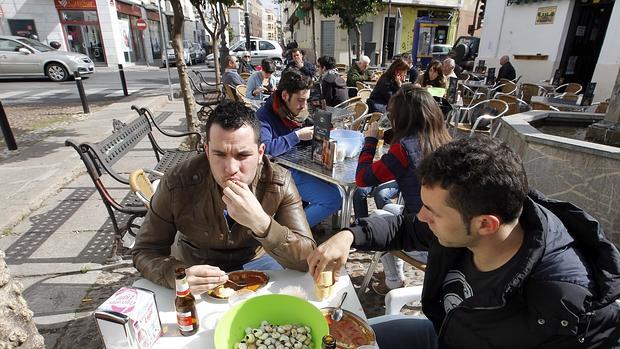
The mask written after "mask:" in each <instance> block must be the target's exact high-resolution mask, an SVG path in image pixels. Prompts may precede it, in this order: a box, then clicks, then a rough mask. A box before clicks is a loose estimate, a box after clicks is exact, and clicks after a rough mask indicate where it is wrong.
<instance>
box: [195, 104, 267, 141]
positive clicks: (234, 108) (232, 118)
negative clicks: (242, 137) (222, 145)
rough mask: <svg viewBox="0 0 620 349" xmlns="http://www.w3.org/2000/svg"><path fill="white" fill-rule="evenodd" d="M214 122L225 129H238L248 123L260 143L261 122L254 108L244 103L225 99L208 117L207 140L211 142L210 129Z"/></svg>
mask: <svg viewBox="0 0 620 349" xmlns="http://www.w3.org/2000/svg"><path fill="white" fill-rule="evenodd" d="M214 124H217V125H220V127H221V128H223V129H224V130H238V129H240V128H241V127H243V126H245V125H247V126H250V127H251V128H252V130H253V131H254V140H255V141H256V144H260V122H259V121H258V118H257V117H256V114H255V113H254V110H252V109H251V108H249V107H247V106H246V105H245V104H244V103H240V102H228V101H224V102H222V103H220V104H219V105H218V106H217V107H215V109H213V111H212V112H211V113H209V117H208V118H207V122H206V124H205V142H207V143H208V142H209V131H211V126H213V125H214Z"/></svg>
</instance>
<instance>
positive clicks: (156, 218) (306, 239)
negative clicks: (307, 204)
mask: <svg viewBox="0 0 620 349" xmlns="http://www.w3.org/2000/svg"><path fill="white" fill-rule="evenodd" d="M251 189H252V192H253V193H254V194H255V195H256V197H257V198H258V201H259V202H260V203H261V205H262V207H263V209H264V210H265V212H266V213H267V214H268V215H270V216H271V217H272V220H271V225H270V226H269V229H268V231H267V233H266V234H265V236H264V237H258V236H256V235H255V234H254V233H253V232H252V231H250V229H249V228H247V227H244V226H241V225H240V224H238V223H233V224H232V226H229V225H228V223H227V221H226V219H225V216H224V209H225V205H224V202H223V201H222V194H221V193H220V190H219V186H218V185H217V183H216V182H215V179H214V178H213V175H212V174H211V171H210V168H209V162H208V160H207V157H206V156H205V155H204V154H201V155H197V156H196V157H194V158H192V159H190V160H189V161H186V162H184V163H182V164H179V165H177V166H176V167H174V168H173V169H171V170H170V171H168V172H167V173H166V175H165V176H164V177H163V178H162V180H161V183H160V184H159V187H158V189H157V192H156V193H155V195H154V196H153V199H152V201H151V209H150V210H149V212H148V214H147V215H146V218H145V220H144V223H143V224H142V227H141V229H140V232H139V234H138V236H137V238H136V243H135V246H134V248H133V250H132V254H133V262H134V265H135V267H136V268H137V269H138V270H139V271H140V272H141V273H142V275H144V277H146V278H147V279H149V280H151V281H153V282H155V283H157V284H159V285H162V286H167V287H170V288H174V269H175V268H177V267H179V266H183V267H187V266H192V265H196V264H209V265H214V266H218V267H220V268H221V269H223V270H226V271H231V270H236V269H241V267H242V266H243V264H245V263H247V262H250V261H252V260H254V259H256V258H258V257H261V256H262V255H264V253H265V251H266V252H267V253H269V254H270V255H271V256H272V257H273V258H275V259H276V260H277V261H278V263H280V264H281V265H282V266H283V267H285V268H290V269H296V270H300V271H306V270H307V269H308V265H307V263H306V257H307V256H308V254H310V252H311V251H312V250H314V248H315V247H316V242H315V241H314V238H313V237H312V233H311V232H310V227H309V226H308V221H307V220H306V215H305V214H304V210H303V207H302V203H301V198H300V196H299V193H298V192H297V187H296V186H295V183H294V182H293V179H292V178H291V175H290V172H288V171H287V170H286V169H284V168H282V167H280V166H278V165H275V164H272V163H271V162H270V161H269V160H268V159H267V157H263V159H262V165H260V166H259V170H258V173H257V174H256V177H255V179H254V181H253V182H252V184H251ZM177 231H178V233H179V237H178V247H179V251H180V255H181V257H180V258H181V260H178V259H176V258H174V257H172V256H171V255H170V250H171V245H172V244H173V243H174V241H175V235H176V234H177Z"/></svg>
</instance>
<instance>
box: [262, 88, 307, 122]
mask: <svg viewBox="0 0 620 349" xmlns="http://www.w3.org/2000/svg"><path fill="white" fill-rule="evenodd" d="M271 107H272V108H273V111H274V112H275V113H276V115H278V116H279V117H280V120H282V123H283V124H284V126H286V128H288V129H289V130H294V129H296V128H300V127H301V126H302V125H303V122H304V120H306V116H300V115H293V113H292V112H291V111H290V110H289V109H288V107H287V106H286V103H285V102H284V100H283V99H282V96H281V95H280V91H276V92H274V93H273V97H272V102H271Z"/></svg>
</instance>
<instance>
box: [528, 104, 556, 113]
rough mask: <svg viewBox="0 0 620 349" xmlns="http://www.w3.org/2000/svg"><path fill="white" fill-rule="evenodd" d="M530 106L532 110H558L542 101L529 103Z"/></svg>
mask: <svg viewBox="0 0 620 349" xmlns="http://www.w3.org/2000/svg"><path fill="white" fill-rule="evenodd" d="M530 106H531V107H532V110H554V111H558V109H557V108H554V107H552V106H550V105H549V104H547V103H543V102H532V103H530Z"/></svg>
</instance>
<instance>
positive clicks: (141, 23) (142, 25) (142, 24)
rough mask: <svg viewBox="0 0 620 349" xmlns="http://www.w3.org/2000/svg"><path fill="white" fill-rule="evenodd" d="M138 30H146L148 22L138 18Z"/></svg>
mask: <svg viewBox="0 0 620 349" xmlns="http://www.w3.org/2000/svg"><path fill="white" fill-rule="evenodd" d="M136 28H137V29H138V30H144V29H146V21H145V20H143V19H142V18H138V20H137V21H136Z"/></svg>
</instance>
